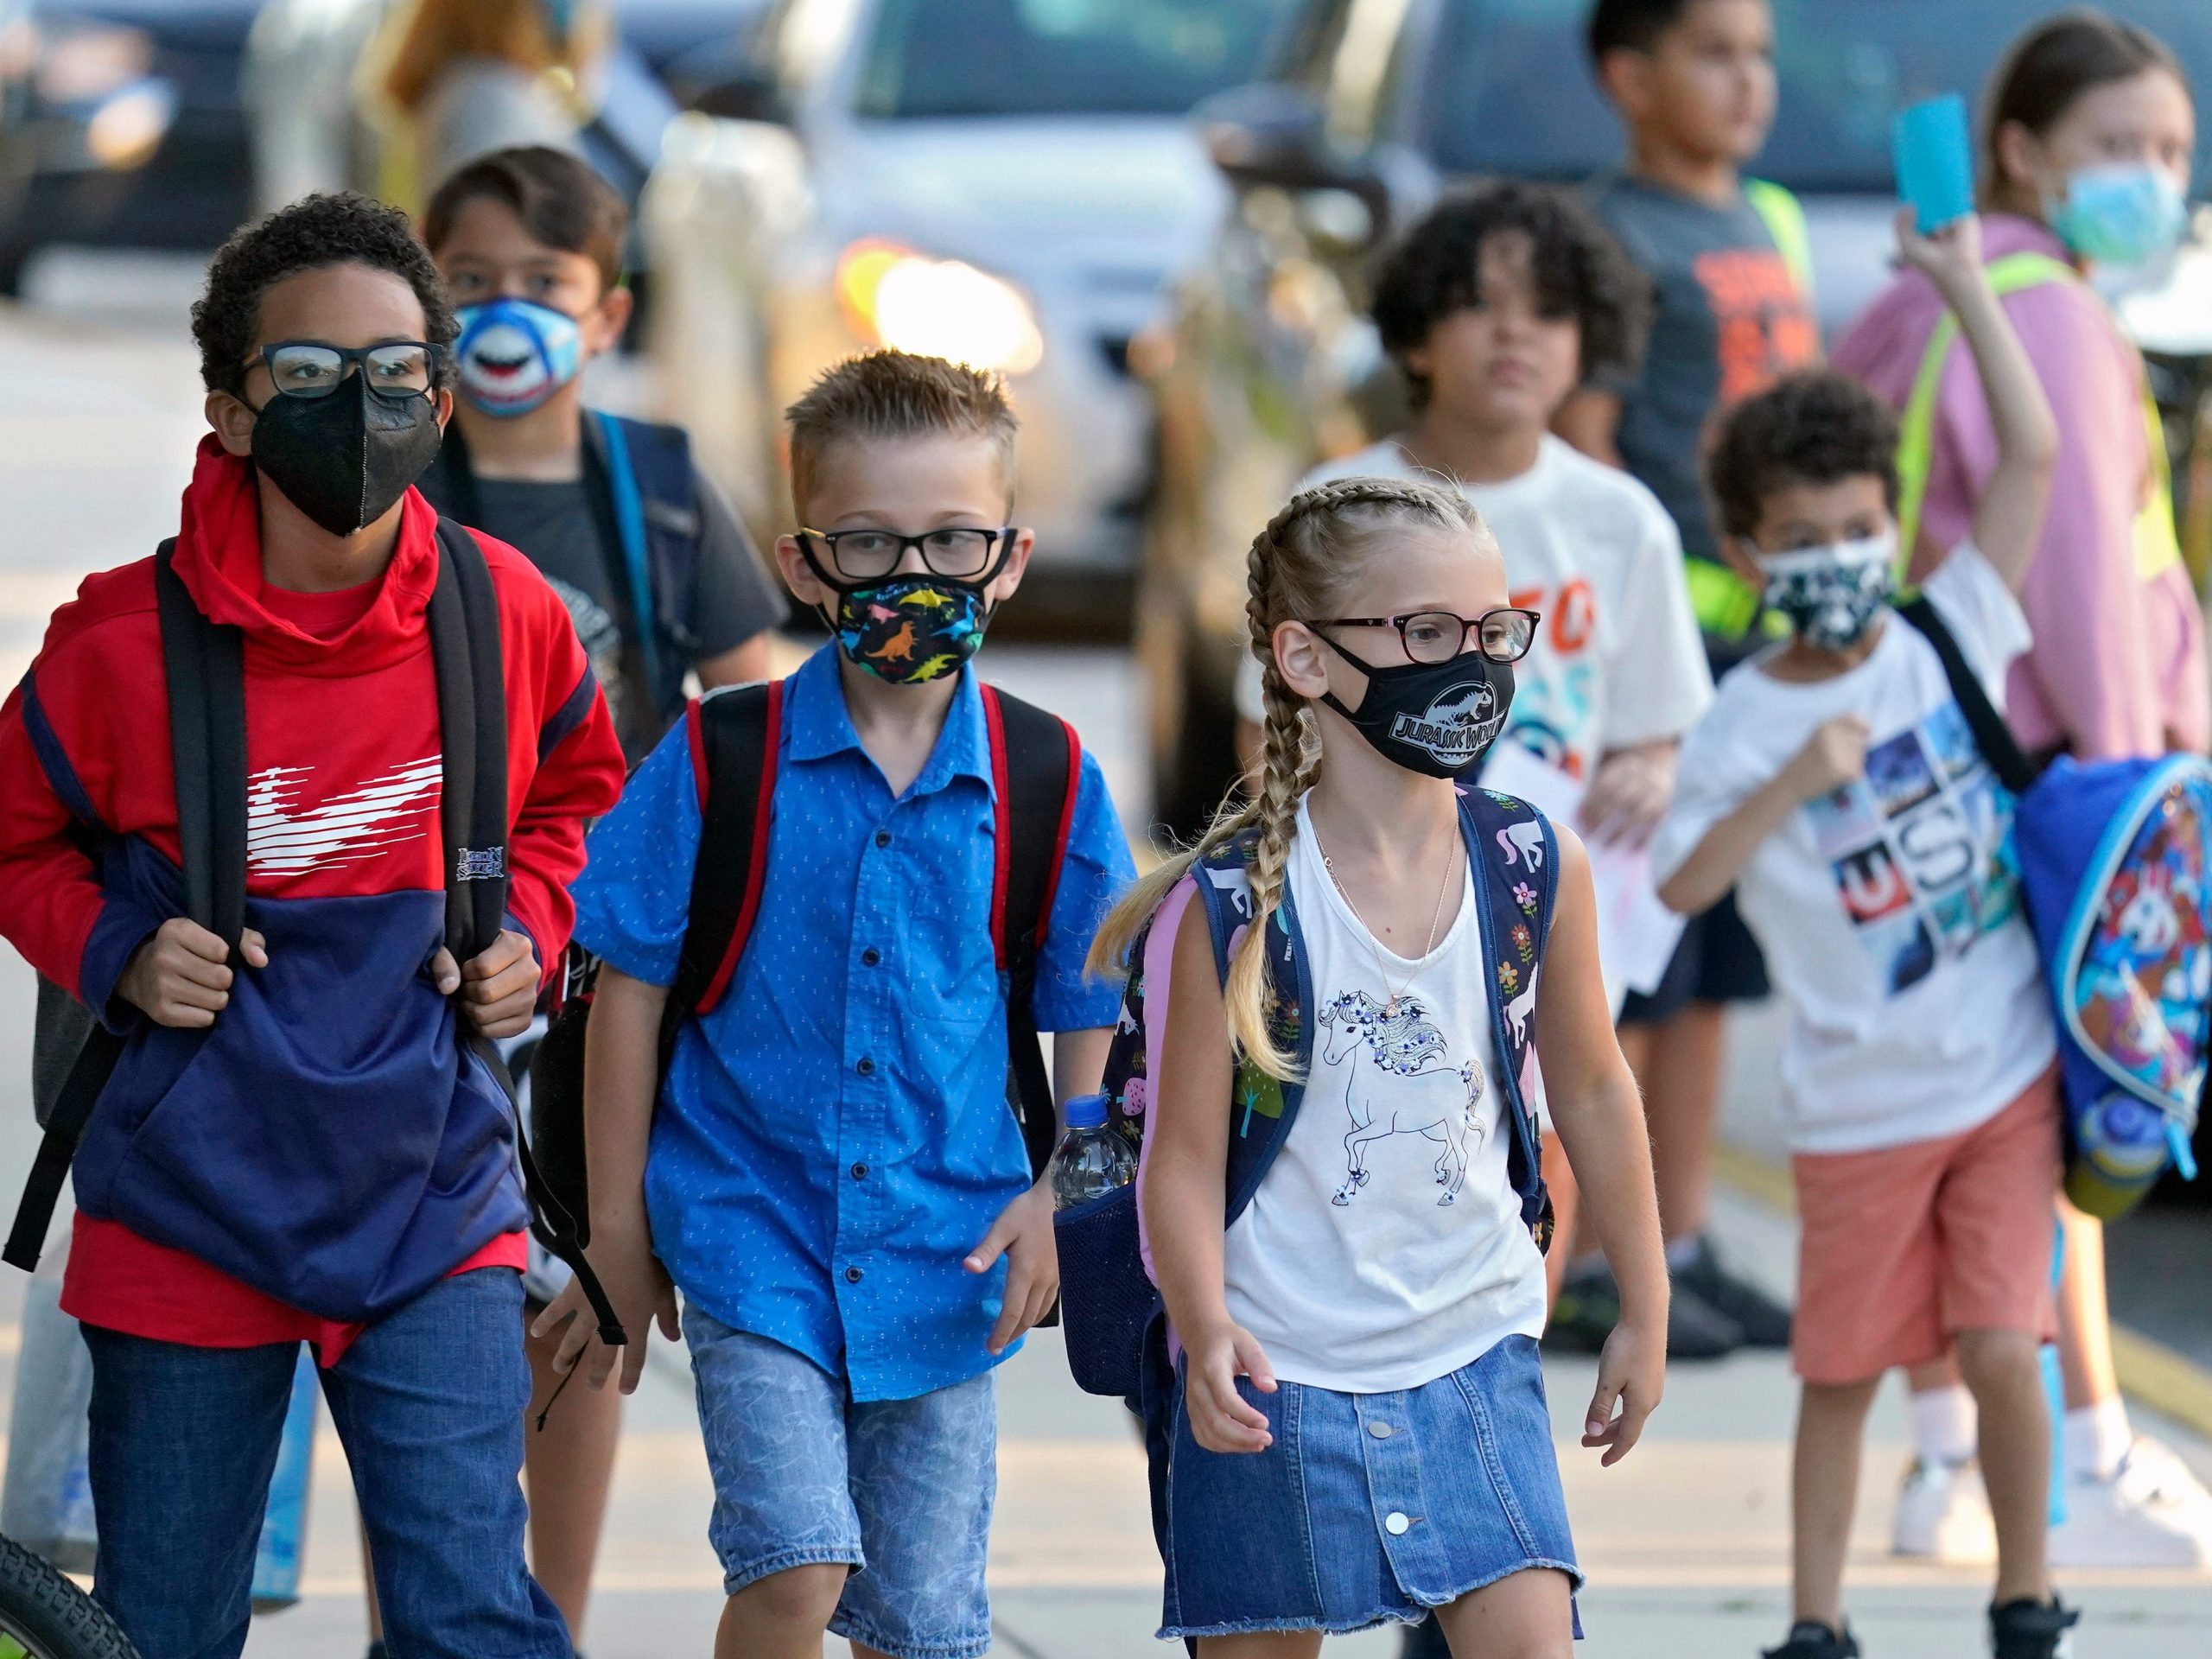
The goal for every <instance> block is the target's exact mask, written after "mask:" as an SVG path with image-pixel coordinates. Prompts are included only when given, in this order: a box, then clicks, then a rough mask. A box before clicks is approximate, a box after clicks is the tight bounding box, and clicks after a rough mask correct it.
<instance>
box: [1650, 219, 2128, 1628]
mask: <svg viewBox="0 0 2212 1659" xmlns="http://www.w3.org/2000/svg"><path fill="white" fill-rule="evenodd" d="M1897 235H1898V240H1899V242H1900V245H1901V251H1902V253H1903V255H1904V261H1905V263H1906V264H1909V265H1911V266H1913V267H1915V268H1916V269H1917V270H1921V271H1923V272H1924V273H1926V275H1927V276H1928V277H1929V279H1930V280H1931V281H1932V282H1933V283H1935V285H1936V288H1937V289H1938V290H1939V291H1940V292H1941V293H1942V296H1943V299H1944V301H1945V302H1946V303H1947V304H1948V306H1949V307H1950V308H1951V310H1952V311H1953V313H1954V314H1955V315H1956V316H1957V317H1958V319H1959V323H1960V327H1961V332H1962V333H1963V334H1965V336H1966V339H1967V345H1968V346H1970V347H1971V349H1972V351H1973V353H1974V363H1975V365H1976V367H1977V369H1978V370H1979V372H1980V380H1981V384H1982V385H1983V386H1984V388H1985V389H1986V397H1987V399H1988V403H1989V406H1990V416H1991V421H1992V424H1993V428H1994V430H1995V433H1996V436H1997V450H1998V454H1997V461H1996V466H1995V469H1994V471H1993V474H1992V475H1991V477H1990V479H1989V480H1988V483H1987V485H1986V487H1985V488H1984V490H1983V492H1982V493H1981V495H1980V499H1979V500H1978V502H1977V503H1976V505H1975V510H1974V527H1973V533H1972V536H1971V537H1970V538H1969V539H1967V540H1965V541H1961V543H1959V544H1958V545H1956V546H1955V547H1953V548H1952V549H1951V550H1949V551H1948V554H1947V555H1946V556H1945V557H1944V558H1943V559H1942V562H1941V563H1939V564H1938V565H1937V566H1936V568H1935V569H1934V570H1932V571H1931V572H1930V573H1929V575H1928V577H1927V579H1926V582H1925V583H1924V585H1923V589H1922V592H1923V596H1924V598H1925V600H1926V601H1927V603H1928V605H1929V607H1930V608H1931V609H1932V610H1933V611H1934V612H1935V613H1936V615H1937V616H1938V618H1939V619H1940V620H1941V621H1942V623H1943V624H1944V625H1946V626H1948V629H1949V631H1950V632H1951V633H1952V635H1953V637H1954V638H1955V639H1956V641H1957V643H1958V645H1959V648H1960V650H1961V653H1962V654H1963V655H1964V657H1965V658H1966V660H1967V663H1968V664H1970V666H1971V667H1972V669H1973V671H1974V673H1975V675H1976V677H1978V678H1979V679H1980V681H1981V682H1982V683H1984V684H1985V686H1986V688H1987V690H1988V694H1989V696H1990V699H1991V701H1992V702H1994V703H1996V704H1997V705H1998V706H1999V707H2000V708H2001V707H2002V705H2003V699H2004V692H2005V672H2006V671H2007V670H2008V669H2009V668H2010V667H2011V665H2012V661H2013V660H2014V658H2017V657H2018V656H2019V655H2020V654H2021V653H2022V652H2024V651H2025V650H2026V649H2027V647H2028V645H2029V643H2030V633H2029V629H2028V626H2027V620H2026V618H2025V616H2024V614H2023V613H2022V611H2021V608H2020V603H2019V601H2018V596H2017V595H2018V588H2019V585H2020V582H2021V580H2022V578H2023V575H2024V573H2025V570H2026V568H2027V564H2028V561H2029V558H2030V556H2031V553H2032V551H2033V550H2034V548H2035V545H2036V540H2037V535H2038V533H2039V531H2040V530H2041V527H2042V522H2043V516H2044V505H2045V503H2046V502H2047V500H2048V499H2049V496H2050V480H2051V474H2052V471H2053V468H2054V467H2055V466H2056V459H2057V449H2058V435H2057V428H2056V423H2055V421H2054V419H2053V416H2052V414H2051V410H2050V403H2049V401H2048V400H2047V399H2046V398H2045V397H2044V394H2043V391H2042V388H2041V386H2040V385H2039V384H2038V382H2037V378H2036V374H2035V371H2034V369H2033V367H2032V365H2031V363H2030V361H2029V359H2028V354H2027V353H2026V351H2025V349H2024V347H2023V346H2022V345H2021V343H2020V340H2019V337H2018V334H2015V333H2014V332H2013V330H2012V326H2011V324H2010V323H2009V322H2008V321H2007V320H2006V318H2005V312H2004V310H2003V309H2002V308H2001V307H2000V306H1999V302H1998V299H1997V296H1996V295H1995V293H1994V291H1993V289H1992V288H1991V285H1990V282H1989V279H1988V277H1986V274H1985V273H1984V271H1983V269H1982V259H1981V232H1980V221H1979V220H1978V219H1974V217H1972V216H1971V215H1969V216H1967V217H1966V218H1964V219H1960V220H1958V221H1956V222H1955V224H1953V225H1951V226H1947V227H1946V228H1944V229H1943V230H1942V231H1940V232H1937V233H1936V236H1935V237H1934V238H1925V237H1922V236H1920V235H1918V234H1917V233H1916V232H1915V231H1914V229H1913V215H1912V212H1911V210H1910V209H1907V210H1906V211H1905V212H1904V213H1902V214H1901V215H1900V216H1899V218H1898V221H1897ZM1896 453H1897V423H1896V419H1895V417H1894V416H1892V415H1891V413H1890V411H1889V409H1888V408H1887V406H1886V405H1885V404H1883V403H1882V402H1881V401H1880V400H1879V399H1878V398H1877V397H1875V396H1874V395H1873V394H1872V392H1871V391H1867V390H1866V388H1864V387H1863V386H1861V385H1859V384H1858V383H1856V382H1854V381H1853V380H1851V379H1849V378H1846V377H1844V376H1842V375H1840V374H1836V373H1834V372H1817V373H1813V374H1806V375H1799V376H1796V377H1793V378H1789V379H1787V380H1784V381H1783V382H1782V383H1781V384H1780V385H1777V386H1776V387H1775V388H1774V389H1773V390H1771V391H1768V392H1765V393H1763V394H1761V395H1760V396H1758V397H1753V398H1751V399H1749V400H1748V401H1746V402H1745V403H1744V404H1741V405H1739V406H1738V408H1737V410H1735V412H1734V413H1733V414H1732V416H1730V417H1729V419H1728V420H1727V422H1726V423H1725V424H1724V426H1723V427H1722V429H1721V430H1720V432H1719V436H1718V440H1717V442H1716V443H1715V445H1714V448H1713V454H1712V457H1711V460H1710V461H1709V462H1708V469H1707V477H1708V481H1709V483H1710V486H1711V488H1712V492H1713V498H1714V500H1715V502H1716V505H1717V508H1718V512H1719V518H1720V521H1721V525H1722V529H1723V531H1724V532H1725V536H1726V545H1727V550H1728V556H1729V558H1730V561H1731V563H1732V564H1733V565H1734V566H1735V568H1736V569H1737V570H1738V573H1739V574H1740V575H1742V576H1743V577H1744V578H1745V581H1747V582H1752V583H1754V584H1756V585H1757V586H1758V588H1760V589H1761V590H1762V591H1763V593H1764V597H1765V602H1766V604H1767V606H1768V607H1770V609H1772V610H1774V611H1775V612H1777V613H1779V614H1781V615H1782V616H1783V617H1785V618H1787V619H1788V620H1789V622H1790V624H1791V625H1792V626H1793V628H1794V631H1795V632H1794V637H1793V638H1791V639H1789V640H1788V641H1786V642H1784V643H1783V644H1781V645H1776V646H1773V647H1771V648H1770V649H1769V650H1767V651H1765V652H1762V653H1760V654H1759V655H1758V656H1757V657H1755V658H1752V659H1751V661H1749V662H1748V663H1746V664H1745V665H1744V667H1743V668H1742V669H1741V670H1740V671H1738V672H1737V673H1735V674H1733V675H1732V676H1730V677H1728V678H1727V679H1726V680H1724V681H1723V682H1722V683H1721V684H1720V687H1719V693H1718V696H1717V699H1716V701H1715V702H1714V704H1713V711H1712V713H1711V714H1710V715H1707V718H1706V721H1704V723H1703V724H1702V725H1700V727H1699V728H1698V729H1697V730H1696V731H1695V732H1694V733H1693V734H1691V735H1690V738H1689V740H1688V741H1687V742H1686V743H1685V744H1684V746H1683V749H1682V765H1681V785H1680V786H1679V789H1678V791H1677V793H1676V796H1675V806H1674V810H1673V812H1672V814H1671V815H1670V817H1669V819H1668V822H1667V824H1666V826H1665V828H1664V829H1662V830H1661V832H1660V836H1659V838H1658V841H1657V842H1656V843H1655V847H1654V851H1653V862H1654V864H1655V867H1656V869H1657V870H1658V872H1659V874H1660V875H1661V878H1662V880H1661V885H1660V889H1659V892H1660V897H1661V898H1662V899H1664V900H1665V901H1666V902H1667V903H1668V904H1669V905H1670V906H1673V907H1674V908H1675V909H1676V910H1679V911H1682V912H1694V911H1696V910H1697V909H1699V908H1700V907H1701V906H1704V905H1706V904H1708V903H1710V902H1711V901H1712V899H1713V897H1714V895H1716V894H1717V893H1719V892H1720V891H1722V890H1723V889H1725V888H1726V887H1728V886H1729V885H1730V884H1731V883H1733V884H1734V885H1735V887H1736V889H1737V893H1738V903H1739V905H1740V906H1741V907H1742V910H1743V914H1744V919H1745V922H1746V923H1747V924H1748V925H1750V927H1751V931H1752V933H1753V934H1754V935H1755V936H1756V937H1757V938H1758V940H1759V943H1760V945H1761V946H1762V948H1763V949H1764V950H1765V951H1766V953H1767V958H1768V961H1769V963H1770V966H1771V968H1772V970H1773V974H1774V978H1775V983H1776V988H1777V990H1779V991H1780V993H1781V994H1782V996H1783V1000H1784V1001H1786V1002H1787V1003H1788V1004H1789V1007H1790V1011H1791V1015H1792V1020H1791V1027H1790V1032H1789V1037H1788V1039H1786V1042H1785V1045H1784V1048H1783V1058H1782V1066H1781V1076H1782V1094H1783V1110H1784V1116H1785V1117H1786V1119H1787V1122H1788V1124H1789V1135H1790V1142H1791V1147H1792V1150H1793V1152H1794V1154H1795V1173H1796V1187H1797V1195H1798V1211H1799V1220H1800V1224H1801V1226H1802V1237H1801V1246H1800V1250H1799V1272H1798V1303H1797V1318H1796V1329H1795V1332H1794V1336H1793V1340H1792V1344H1791V1348H1792V1357H1793V1360H1794V1362H1795V1368H1796V1371H1797V1374H1798V1376H1799V1378H1800V1380H1801V1382H1802V1386H1803V1405H1802V1410H1801V1413H1800V1416H1799V1422H1798V1433H1797V1444H1796V1465H1795V1469H1794V1474H1793V1481H1792V1487H1793V1491H1795V1493H1796V1499H1795V1508H1794V1514H1793V1524H1794V1527H1795V1530H1796V1586H1795V1604H1796V1605H1795V1609H1794V1611H1793V1613H1792V1620H1793V1623H1792V1625H1791V1628H1790V1630H1789V1635H1788V1637H1787V1638H1786V1639H1785V1641H1784V1642H1783V1645H1782V1646H1781V1647H1779V1648H1776V1649H1770V1659H1854V1656H1856V1655H1857V1654H1858V1653H1859V1646H1858V1643H1857V1642H1856V1640H1855V1638H1854V1637H1853V1636H1852V1633H1851V1630H1850V1628H1849V1626H1848V1625H1847V1624H1846V1623H1845V1621H1844V1618H1843V1616H1842V1574H1843V1562H1844V1554H1845V1546H1846V1541H1847V1537H1848V1535H1849V1533H1850V1529H1851V1506H1852V1499H1853V1494H1854V1493H1855V1492H1856V1491H1857V1489H1858V1485H1859V1481H1858V1470H1859V1441H1860V1436H1861V1433H1862V1431H1863V1428H1864V1427H1865V1420H1866V1409H1867V1407H1868V1405H1869V1403H1870V1402H1871V1401H1872V1397H1873V1394H1874V1390H1875V1389H1876V1387H1877V1386H1878V1384H1879V1383H1880V1381H1881V1378H1882V1376H1883V1373H1884V1372H1885V1371H1887V1370H1891V1369H1892V1368H1896V1367H1906V1368H1910V1367H1916V1366H1920V1367H1924V1366H1927V1365H1929V1363H1932V1362H1936V1361H1938V1360H1941V1359H1942V1358H1943V1357H1945V1356H1946V1355H1947V1354H1955V1356H1956V1357H1957V1361H1958V1364H1959V1369H1960V1370H1961V1373H1962V1374H1963V1376H1964V1378H1965V1381H1966V1383H1967V1388H1968V1390H1969V1391H1970V1392H1971V1393H1972V1394H1973V1395H1974V1402H1975V1404H1976V1406H1977V1408H1979V1414H1980V1468H1981V1473H1982V1477H1983V1478H1984V1480H1985V1482H1986V1485H1987V1488H1988V1493H1989V1506H1990V1511H1991V1514H1992V1516H1993V1519H1994V1522H1995V1530H1996V1536H1997V1558H1998V1567H1997V1581H1996V1589H1995V1594H1994V1595H1993V1598H1992V1604H1991V1607H1990V1613H1989V1618H1990V1626H1991V1637H1992V1646H1993V1651H1994V1652H1995V1653H1996V1655H1997V1656H1998V1659H2055V1656H2056V1655H2057V1654H2058V1653H2059V1652H2061V1651H2063V1644H2064V1641H2065V1637H2066V1632H2067V1630H2068V1629H2069V1626H2071V1625H2072V1624H2073V1623H2074V1621H2075V1614H2073V1613H2072V1612H2071V1611H2069V1610H2067V1609H2066V1608H2065V1607H2063V1605H2061V1604H2060V1603H2059V1601H2058V1599H2057V1598H2056V1596H2055V1595H2054V1594H2053V1593H2052V1590H2051V1586H2050V1577H2049V1573H2048V1568H2047V1561H2046V1557H2045V1548H2044V1533H2045V1520H2046V1513H2047V1502H2048V1496H2049V1489H2050V1422H2049V1421H2048V1414H2047V1413H2046V1411H2045V1409H2044V1402H2043V1397H2042V1390H2041V1384H2040V1378H2039V1368H2038V1361H2037V1348H2038V1345H2039V1344H2040V1343H2042V1342H2043V1341H2044V1340H2046V1339H2048V1338H2050V1337H2052V1336H2054V1335H2055V1334H2056V1311H2055V1308H2054V1306H2053V1304H2052V1300H2051V1296H2050V1262H2051V1260H2052V1250H2053V1247H2054V1240H2055V1231H2056V1213H2055V1195H2056V1175H2057V1170H2058V1096H2057V1089H2056V1072H2055V1070H2054V1067H2053V1063H2052V1061H2053V1055H2054V1052H2055V1044H2054V1039H2053V1035H2052V1031H2051V1024H2050V1012H2049V1007H2048V1004H2047V1002H2046V1001H2045V999H2044V991H2043V981H2042V972H2041V969H2040V966H2039V963H2038V959H2037V952H2036V948H2035V942H2034V939H2033V938H2032V936H2031V933H2030V932H2029V931H2028V926H2027V923H2026V919H2025V913H2024V911H2023V909H2022V907H2021V903H2020V899H2019V891H2018V874H2017V866H2016V864H2015V863H2014V861H2013V855H2012V848H2011V839H2012V838H2011V834H2010V827H2011V814H2012V804H2011V800H2010V798H2009V797H2008V796H2007V795H2006V794H2005V791H2004V790H2003V789H2002V788H2001V787H1999V785H1998V784H1997V782H1996V779H1994V778H1993V775H1992V773H1991V772H1990V769H1989V767H1988V766H1986V764H1985V763H1984V762H1983V760H1982V759H1981V757H1980V754H1979V753H1978V752H1977V749H1976V747H1975V745H1974V740H1973V737H1972V735H1971V734H1970V730H1969V728H1968V726H1967V721H1966V718H1965V716H1964V715H1961V712H1960V709H1959V705H1958V703H1957V702H1956V701H1955V699H1954V697H1953V696H1952V693H1951V689H1950V683H1949V681H1948V678H1947V677H1946V675H1945V672H1944V670H1943V667H1942V662H1941V660H1940V659H1939V658H1938V657H1937V655H1936V647H1935V646H1934V645H1932V644H1930V643H1929V639H1926V638H1924V637H1923V635H1922V633H1921V632H1919V630H1918V629H1917V628H1916V627H1914V626H1911V625H1910V624H1909V623H1907V622H1906V621H1905V620H1903V619H1901V618H1900V617H1898V616H1897V614H1895V613H1893V612H1892V610H1891V606H1890V602H1889V601H1890V596H1891V572H1892V570H1893V569H1896V568H1897V565H1898V559H1897V550H1898V537H1897V518H1896V512H1897V502H1898V498H1899V487H1898V480H1897V466H1896V462H1895V455H1896ZM2084 671H2088V668H2087V666H2086V665H2085V666H2084Z"/></svg>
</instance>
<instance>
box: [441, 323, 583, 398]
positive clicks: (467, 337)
mask: <svg viewBox="0 0 2212 1659" xmlns="http://www.w3.org/2000/svg"><path fill="white" fill-rule="evenodd" d="M454 320H455V321H458V322H459V323H460V324H461V339H460V341H459V342H458V343H457V344H456V345H455V346H454V362H455V363H456V364H457V365H459V367H460V371H461V396H462V397H466V398H467V399H468V401H469V403H470V404H473V405H474V407H476V408H478V409H480V410H483V411H484V413H486V415H497V416H502V417H505V416H514V415H527V414H529V413H530V411H531V410H533V409H536V408H537V406H538V405H539V404H543V402H544V401H545V400H546V399H547V398H548V397H551V396H552V395H553V394H554V393H555V392H556V391H560V390H561V388H562V387H563V386H565V385H568V384H569V381H571V380H573V379H575V378H576V371H577V370H579V369H581V368H582V366H583V337H582V334H581V333H580V332H579V330H578V329H577V327H576V320H575V318H574V317H572V316H570V315H568V314H567V313H566V312H564V311H556V310H555V309H553V308H552V307H551V306H549V305H538V304H537V303H535V302H532V301H530V300H511V299H498V300H492V301H489V302H486V303H485V304H483V305H467V306H463V307H462V308H461V309H460V310H459V311H458V312H456V313H455V314H454Z"/></svg>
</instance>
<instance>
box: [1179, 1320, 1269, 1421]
mask: <svg viewBox="0 0 2212 1659" xmlns="http://www.w3.org/2000/svg"><path fill="white" fill-rule="evenodd" d="M1183 1360H1184V1382H1183V1405H1184V1409H1185V1411H1187V1412H1188V1413H1189V1414H1190V1419H1191V1438H1192V1440H1196V1441H1197V1442H1198V1444H1199V1445H1200V1446H1204V1447H1205V1449H1206V1450H1207V1451H1209V1452H1264V1451H1266V1450H1267V1449H1268V1447H1269V1446H1273V1445H1274V1435H1273V1434H1271V1433H1268V1420H1267V1417H1266V1416H1265V1414H1262V1412H1261V1411H1260V1410H1259V1409H1258V1408H1256V1407H1255V1406H1254V1405H1253V1404H1252V1402H1250V1401H1249V1400H1247V1399H1246V1398H1245V1397H1244V1396H1243V1395H1241V1394H1239V1393H1238V1392H1237V1391H1236V1379H1237V1378H1238V1377H1239V1376H1249V1377H1250V1378H1251V1379H1252V1386H1253V1387H1254V1388H1255V1389H1258V1390H1259V1391H1260V1392H1261V1393H1262V1394H1273V1393H1274V1391H1275V1374H1274V1367H1273V1366H1271V1365H1269V1364H1268V1356H1267V1354H1266V1352H1265V1351H1263V1350H1262V1348H1261V1346H1260V1344H1259V1343H1258V1341H1257V1340H1256V1339H1255V1338H1254V1337H1253V1335H1252V1333H1251V1332H1249V1331H1247V1330H1245V1329H1244V1328H1243V1326H1242V1325H1231V1324H1230V1322H1229V1321H1228V1320H1227V1319H1224V1320H1223V1321H1222V1322H1221V1323H1220V1324H1219V1325H1211V1326H1209V1327H1208V1328H1207V1329H1205V1330H1204V1331H1201V1332H1198V1333H1197V1335H1195V1336H1194V1337H1192V1338H1191V1339H1190V1340H1188V1341H1186V1342H1185V1344H1183Z"/></svg>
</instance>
